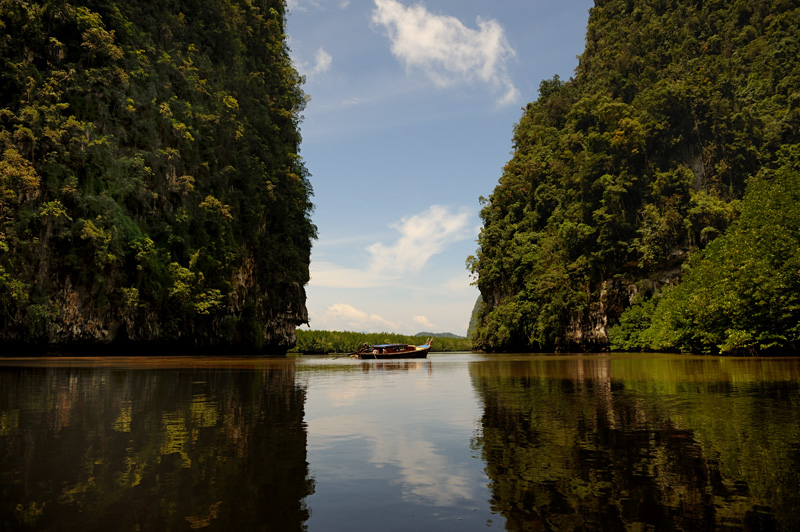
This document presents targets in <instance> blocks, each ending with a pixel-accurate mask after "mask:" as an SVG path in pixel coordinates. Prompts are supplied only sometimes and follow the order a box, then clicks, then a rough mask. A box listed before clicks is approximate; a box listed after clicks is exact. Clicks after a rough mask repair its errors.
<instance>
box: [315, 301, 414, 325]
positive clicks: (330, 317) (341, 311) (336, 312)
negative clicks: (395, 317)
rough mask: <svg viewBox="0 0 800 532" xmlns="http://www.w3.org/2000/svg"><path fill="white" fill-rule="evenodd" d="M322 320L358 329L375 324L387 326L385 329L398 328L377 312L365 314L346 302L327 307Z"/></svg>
mask: <svg viewBox="0 0 800 532" xmlns="http://www.w3.org/2000/svg"><path fill="white" fill-rule="evenodd" d="M323 320H325V321H328V322H332V323H341V324H346V325H347V326H349V327H355V328H357V329H358V330H361V329H364V328H367V329H372V328H374V327H375V326H377V327H384V328H387V330H396V329H397V328H398V326H397V324H396V323H394V322H391V321H389V320H387V319H384V318H383V317H381V316H378V315H377V314H367V313H366V312H364V311H363V310H359V309H357V308H355V307H354V306H352V305H348V304H346V303H336V304H335V305H331V306H330V307H328V310H327V311H326V312H325V317H324V318H323Z"/></svg>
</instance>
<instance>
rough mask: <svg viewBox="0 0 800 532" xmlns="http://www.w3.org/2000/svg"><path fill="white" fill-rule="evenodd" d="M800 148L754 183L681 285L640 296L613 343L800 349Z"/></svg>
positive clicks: (733, 349)
mask: <svg viewBox="0 0 800 532" xmlns="http://www.w3.org/2000/svg"><path fill="white" fill-rule="evenodd" d="M798 272H800V149H798V146H793V153H790V154H788V155H787V159H786V160H785V163H784V164H783V165H781V166H780V167H779V168H778V170H777V171H772V170H769V169H765V170H763V171H762V172H760V173H759V174H758V175H757V176H756V177H754V178H752V180H751V181H750V182H749V183H748V187H747V193H746V194H745V196H744V199H743V200H742V204H741V216H740V218H739V219H738V220H736V221H735V222H734V223H733V224H732V225H731V227H730V229H729V230H728V231H727V232H726V233H725V234H724V235H722V236H721V237H719V238H717V239H716V240H714V241H713V242H712V243H711V244H709V245H708V247H706V248H705V249H704V250H703V251H702V253H699V254H698V255H696V256H694V257H692V260H690V261H689V263H688V264H687V267H686V271H685V273H684V275H683V277H682V279H681V282H680V284H678V285H677V286H675V287H670V288H669V289H667V290H664V292H663V293H662V294H660V297H658V298H654V299H649V300H647V301H642V302H638V303H637V304H635V305H634V306H633V307H631V308H630V309H629V310H628V311H627V312H626V313H625V314H623V315H622V320H621V324H620V326H617V327H613V328H611V330H610V331H609V335H610V337H611V344H612V347H613V348H616V349H623V350H636V349H660V350H680V351H699V352H716V351H720V352H730V353H755V352H764V351H768V350H769V351H778V352H782V351H787V350H789V351H797V350H798V348H800V275H799V274H798Z"/></svg>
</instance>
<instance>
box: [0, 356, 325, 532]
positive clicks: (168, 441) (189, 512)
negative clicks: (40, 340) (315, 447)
mask: <svg viewBox="0 0 800 532" xmlns="http://www.w3.org/2000/svg"><path fill="white" fill-rule="evenodd" d="M182 363H183V364H186V363H187V361H185V360H184V361H182ZM134 366H135V364H134ZM304 400H305V390H304V389H303V388H302V387H299V386H297V385H296V384H295V375H294V367H293V366H292V365H289V364H280V363H277V364H276V365H274V366H272V365H265V366H264V367H256V368H242V367H227V368H220V367H216V368H215V367H204V366H203V365H202V364H199V365H198V366H196V367H194V368H192V366H191V362H189V368H188V369H185V368H184V369H162V368H156V367H154V366H153V365H152V364H146V365H144V367H132V368H131V367H128V368H118V369H114V368H100V369H98V368H79V367H63V366H60V367H59V366H55V367H29V368H20V367H17V368H14V367H3V368H0V475H2V477H0V489H2V497H0V529H2V530H20V529H31V530H115V531H119V530H122V531H124V530H132V531H133V530H136V531H145V530H159V531H160V530H189V529H206V530H214V529H216V530H303V529H305V522H306V520H307V519H308V516H309V510H308V509H307V508H306V507H305V504H304V499H305V498H306V497H307V496H308V495H309V494H310V493H312V492H313V480H312V479H311V478H310V477H309V472H308V464H307V462H306V431H305V426H304V424H303V408H304Z"/></svg>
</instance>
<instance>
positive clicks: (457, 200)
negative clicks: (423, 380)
mask: <svg viewBox="0 0 800 532" xmlns="http://www.w3.org/2000/svg"><path fill="white" fill-rule="evenodd" d="M288 6H289V15H288V23H287V30H288V34H289V47H290V48H291V50H292V58H293V60H294V62H295V66H296V67H297V69H298V70H299V71H300V73H301V74H303V75H304V76H306V84H305V85H304V87H303V88H304V90H305V92H306V93H307V94H308V95H309V97H310V101H309V103H308V106H307V107H306V110H305V112H304V113H303V115H304V120H303V122H302V124H301V132H302V135H303V143H302V145H301V152H300V155H301V156H302V157H303V160H304V161H305V164H306V167H307V168H308V170H309V172H310V173H311V182H312V185H313V186H314V199H313V201H314V204H315V205H316V209H315V212H314V214H313V220H314V223H315V224H316V225H317V227H318V229H319V239H318V240H317V241H316V242H315V243H314V248H313V252H312V257H311V282H310V283H309V284H308V286H307V287H306V292H307V295H308V301H307V306H308V309H309V315H310V321H311V323H310V328H312V329H327V330H349V331H365V332H382V331H387V332H398V333H402V334H414V333H417V332H420V331H434V332H452V333H455V334H460V335H464V334H466V331H467V325H468V323H469V317H470V312H471V311H472V307H473V305H474V303H475V300H476V298H477V297H478V291H477V289H476V288H475V287H474V286H471V285H470V283H471V281H472V279H471V278H470V275H469V272H468V271H467V269H466V266H465V261H466V259H467V257H468V256H469V255H472V254H474V253H475V251H476V249H477V243H476V239H477V236H478V232H479V230H480V217H479V214H478V213H479V210H480V205H479V197H480V196H487V197H488V196H489V194H491V193H492V190H493V189H494V187H495V185H496V184H497V181H498V179H499V178H500V176H501V174H502V169H503V166H504V165H505V163H506V162H508V160H509V159H510V158H511V148H512V146H511V137H512V135H513V127H514V124H516V123H517V122H518V121H519V118H520V116H521V115H522V107H523V106H524V105H525V104H526V103H527V102H529V101H533V100H535V99H536V97H537V91H538V87H539V82H540V81H542V80H543V79H550V78H552V77H553V75H555V74H558V75H559V76H561V78H562V79H568V78H570V77H571V76H572V75H573V72H574V70H575V67H576V66H577V63H578V60H577V56H578V55H579V54H581V53H582V52H583V48H584V42H585V41H584V36H585V33H586V22H587V19H588V11H589V8H591V6H592V2H591V0H560V1H558V0H491V1H489V0H423V1H420V2H412V1H410V0H289V1H288Z"/></svg>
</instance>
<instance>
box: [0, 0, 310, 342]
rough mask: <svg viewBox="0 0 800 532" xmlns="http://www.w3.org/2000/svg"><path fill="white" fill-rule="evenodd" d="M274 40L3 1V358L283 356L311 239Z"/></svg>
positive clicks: (297, 316) (235, 3)
mask: <svg viewBox="0 0 800 532" xmlns="http://www.w3.org/2000/svg"><path fill="white" fill-rule="evenodd" d="M284 22H285V21H284V2H283V1H282V0H252V1H243V0H200V1H197V2H181V1H178V2H164V1H155V2H117V1H112V0H85V1H83V0H78V1H74V2H65V1H63V0H49V1H44V2H18V1H16V0H2V1H0V30H1V31H0V35H1V36H2V38H0V340H2V341H3V342H5V343H6V344H7V345H8V344H10V343H17V345H20V346H21V345H27V346H30V345H33V344H38V345H75V344H97V343H101V344H102V343H108V342H112V341H114V340H117V341H118V342H120V343H126V342H127V343H133V344H137V343H140V342H161V343H165V344H182V345H191V346H211V345H216V346H237V347H242V348H246V349H256V350H262V351H263V350H273V349H275V350H278V351H280V350H285V348H286V347H287V346H288V345H290V344H291V343H293V341H294V327H295V326H296V325H298V324H300V323H303V322H305V321H306V309H305V292H304V288H303V287H304V285H305V283H306V282H307V281H308V263H309V254H310V245H311V240H312V239H313V237H314V234H315V228H314V226H313V225H312V224H311V222H310V217H309V216H310V211H311V208H312V206H311V203H310V194H311V187H310V184H309V181H308V173H307V171H306V169H305V167H304V165H303V164H302V161H301V160H300V158H299V157H298V150H299V143H300V135H299V132H298V122H299V120H300V118H301V117H300V112H301V111H302V109H303V106H304V104H305V95H304V94H303V92H302V91H301V89H300V84H301V82H302V79H301V78H300V76H299V75H298V74H297V72H296V71H295V70H294V68H293V66H292V64H291V60H290V58H289V55H288V49H287V47H286V43H285V41H286V36H285V33H284Z"/></svg>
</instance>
